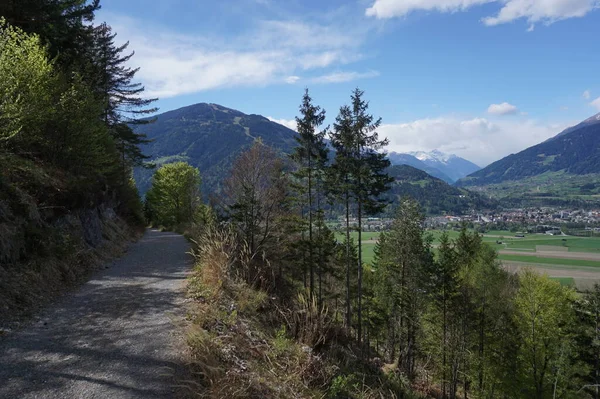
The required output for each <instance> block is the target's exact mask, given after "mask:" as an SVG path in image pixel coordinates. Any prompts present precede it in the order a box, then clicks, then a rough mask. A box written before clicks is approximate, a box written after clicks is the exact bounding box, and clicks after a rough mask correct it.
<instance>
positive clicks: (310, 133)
mask: <svg viewBox="0 0 600 399" xmlns="http://www.w3.org/2000/svg"><path fill="white" fill-rule="evenodd" d="M300 115H301V116H300V117H296V124H297V127H298V135H297V136H296V141H297V142H298V146H297V147H296V148H295V149H294V152H293V153H292V154H291V158H292V159H293V160H294V161H295V162H296V164H297V165H298V169H297V170H296V172H295V173H294V176H295V178H296V179H297V181H298V182H299V183H298V184H296V188H297V191H299V197H300V198H299V199H298V200H299V201H298V202H299V203H300V207H301V209H302V214H304V211H306V214H307V219H308V220H307V223H306V226H307V228H308V242H307V245H306V246H307V247H308V260H307V263H308V269H309V283H308V289H309V295H310V297H314V296H315V291H317V290H316V289H315V264H316V265H317V267H319V268H320V266H319V264H320V263H321V262H323V260H324V259H323V257H322V256H321V255H322V254H319V255H320V256H319V257H318V259H315V249H316V248H315V247H316V245H315V242H314V237H313V226H314V220H315V217H316V215H319V214H321V213H322V209H321V204H320V197H321V191H322V188H321V181H322V176H323V174H324V170H325V164H326V162H327V152H328V150H327V146H326V145H325V135H326V130H323V131H318V129H319V126H321V125H322V124H323V121H324V120H325V111H324V110H321V108H320V107H319V106H315V105H313V103H312V99H311V97H310V95H309V94H308V89H306V90H305V92H304V95H303V97H302V104H301V105H300ZM318 234H319V235H320V232H318ZM318 277H319V285H320V286H321V285H322V282H321V277H322V273H320V272H318ZM319 292H320V291H319ZM318 297H319V298H320V297H321V296H320V295H318ZM319 302H320V299H319Z"/></svg>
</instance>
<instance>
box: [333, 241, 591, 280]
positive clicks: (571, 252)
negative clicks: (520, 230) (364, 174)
mask: <svg viewBox="0 0 600 399" xmlns="http://www.w3.org/2000/svg"><path fill="white" fill-rule="evenodd" d="M379 234H380V233H379V232H365V233H363V234H362V242H363V251H364V259H365V263H368V264H371V265H372V264H373V261H374V260H375V253H374V250H375V247H376V245H377V241H378V238H379ZM443 234H446V235H447V236H448V237H449V238H451V239H456V238H458V236H459V231H458V230H427V231H426V232H425V235H424V237H425V238H427V237H431V240H432V241H431V245H432V248H433V249H434V252H435V250H436V248H437V247H438V246H439V244H440V237H441V236H442V235H443ZM336 238H337V240H338V241H340V242H343V240H344V239H345V235H344V234H342V233H337V234H336ZM357 238H358V233H357V232H353V233H352V239H353V240H357ZM481 239H482V241H483V242H485V243H487V244H488V245H490V246H491V247H493V248H494V249H495V250H496V251H497V253H498V260H499V261H500V262H501V263H502V266H503V267H504V268H505V269H506V270H509V271H511V272H519V271H521V270H522V269H523V268H525V267H531V268H533V269H535V270H538V271H539V272H540V273H546V274H548V275H549V276H550V277H551V278H553V279H554V278H556V279H559V278H567V279H568V280H565V281H568V282H569V285H571V286H573V287H575V288H577V289H578V290H586V289H590V288H592V287H593V285H594V284H595V283H600V232H599V233H598V234H597V236H596V237H576V236H552V237H549V236H547V235H545V234H526V235H525V237H522V238H517V237H515V233H514V232H510V231H501V230H496V231H494V230H490V231H488V232H486V233H484V234H481Z"/></svg>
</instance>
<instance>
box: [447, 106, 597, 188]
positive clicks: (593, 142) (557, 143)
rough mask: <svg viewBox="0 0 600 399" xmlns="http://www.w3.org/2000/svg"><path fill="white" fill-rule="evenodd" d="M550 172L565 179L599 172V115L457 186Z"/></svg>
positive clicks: (478, 172)
mask: <svg viewBox="0 0 600 399" xmlns="http://www.w3.org/2000/svg"><path fill="white" fill-rule="evenodd" d="M552 173H560V174H562V175H567V176H580V175H590V174H599V173H600V113H599V114H597V115H594V116H592V117H591V118H588V119H586V120H585V121H583V122H581V123H579V124H577V125H575V126H572V127H570V128H568V129H565V130H564V131H562V132H561V133H559V134H557V135H556V136H554V137H552V138H550V139H548V140H546V141H544V142H542V143H540V144H537V145H534V146H533V147H529V148H527V149H525V150H523V151H521V152H519V153H517V154H511V155H509V156H507V157H505V158H502V159H501V160H499V161H496V162H494V163H492V164H490V165H488V166H486V167H485V168H483V169H481V170H479V171H477V172H475V173H472V174H470V175H469V176H467V177H465V178H463V179H461V180H459V181H458V182H457V185H458V186H486V185H491V184H499V183H504V182H511V181H521V180H524V179H532V178H534V177H536V176H541V175H547V174H552ZM563 178H564V177H563ZM555 183H559V181H557V182H555Z"/></svg>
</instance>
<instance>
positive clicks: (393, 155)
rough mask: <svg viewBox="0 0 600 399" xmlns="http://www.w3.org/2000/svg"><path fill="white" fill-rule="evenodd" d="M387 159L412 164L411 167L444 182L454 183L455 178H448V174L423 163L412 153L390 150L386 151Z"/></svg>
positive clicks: (395, 162) (396, 162)
mask: <svg viewBox="0 0 600 399" xmlns="http://www.w3.org/2000/svg"><path fill="white" fill-rule="evenodd" d="M388 159H389V160H390V162H391V163H392V165H408V166H412V167H413V168H416V169H419V170H422V171H424V172H427V173H428V174H430V175H431V176H434V177H437V178H438V179H440V180H443V181H445V182H446V183H454V181H455V180H452V178H450V176H447V175H446V174H445V173H444V172H442V171H441V170H439V169H437V168H435V167H432V166H429V165H427V164H426V163H424V162H423V161H420V160H419V159H417V158H416V157H415V156H414V155H410V154H402V153H398V152H390V153H388Z"/></svg>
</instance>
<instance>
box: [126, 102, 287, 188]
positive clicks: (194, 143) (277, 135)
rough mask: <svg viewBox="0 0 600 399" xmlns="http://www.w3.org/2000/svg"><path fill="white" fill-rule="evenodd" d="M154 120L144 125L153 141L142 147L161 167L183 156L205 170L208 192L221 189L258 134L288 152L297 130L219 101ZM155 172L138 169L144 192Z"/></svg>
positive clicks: (205, 183)
mask: <svg viewBox="0 0 600 399" xmlns="http://www.w3.org/2000/svg"><path fill="white" fill-rule="evenodd" d="M155 119H156V120H155V122H154V123H152V124H148V125H143V126H139V127H137V128H136V131H137V132H139V133H143V134H144V135H145V136H147V137H148V139H150V140H152V142H150V143H148V144H146V145H144V146H143V147H142V148H143V150H144V152H145V153H146V154H148V155H149V156H151V157H152V161H153V162H154V163H155V164H157V166H160V165H163V164H165V163H169V162H176V161H184V162H187V163H189V164H190V165H192V166H194V167H196V168H198V169H199V170H200V171H201V172H202V179H203V183H204V194H205V195H207V194H208V195H209V194H211V193H214V192H216V191H217V190H218V189H219V188H220V186H219V183H221V182H222V181H223V180H224V179H225V177H226V176H227V173H228V172H229V169H230V168H231V165H232V164H233V162H234V160H235V158H236V157H237V156H238V155H239V154H240V153H241V152H242V151H243V150H245V149H247V148H249V146H251V145H252V143H253V142H254V140H255V139H257V138H259V137H260V138H261V139H262V141H263V142H264V143H265V144H267V145H269V146H271V147H273V148H277V149H280V150H282V151H285V152H289V151H290V150H291V148H292V147H293V145H294V143H295V140H294V136H295V135H296V133H295V132H294V131H292V130H290V129H288V128H286V127H284V126H282V125H279V124H277V123H275V122H271V121H270V120H268V119H267V118H265V117H263V116H260V115H246V114H244V113H242V112H239V111H236V110H233V109H229V108H225V107H223V106H220V105H217V104H204V103H202V104H195V105H190V106H188V107H184V108H180V109H177V110H174V111H169V112H165V113H164V114H160V115H157V116H156V117H155ZM151 177H152V172H151V171H148V170H144V169H137V170H136V174H135V178H136V181H137V182H138V187H139V189H140V192H141V193H145V192H146V191H147V190H148V189H149V188H150V184H151V182H150V179H151Z"/></svg>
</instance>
